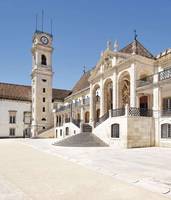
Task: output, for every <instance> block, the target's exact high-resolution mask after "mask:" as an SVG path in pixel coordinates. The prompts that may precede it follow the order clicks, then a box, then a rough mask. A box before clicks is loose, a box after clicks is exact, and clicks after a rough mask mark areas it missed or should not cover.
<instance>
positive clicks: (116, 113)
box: [111, 108, 125, 117]
mask: <svg viewBox="0 0 171 200" xmlns="http://www.w3.org/2000/svg"><path fill="white" fill-rule="evenodd" d="M124 115H125V108H118V109H113V110H111V117H119V116H124Z"/></svg>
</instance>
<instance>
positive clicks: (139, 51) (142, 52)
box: [120, 40, 154, 59]
mask: <svg viewBox="0 0 171 200" xmlns="http://www.w3.org/2000/svg"><path fill="white" fill-rule="evenodd" d="M132 45H133V42H132V43H130V44H128V45H127V46H126V47H124V48H123V49H121V50H120V52H123V53H129V54H132ZM136 48H137V51H136V54H138V55H141V56H143V57H147V58H152V59H154V56H153V54H152V53H150V52H149V51H148V50H147V49H146V48H145V47H144V46H143V45H142V44H141V43H140V42H139V41H138V40H136Z"/></svg>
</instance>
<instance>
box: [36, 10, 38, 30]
mask: <svg viewBox="0 0 171 200" xmlns="http://www.w3.org/2000/svg"><path fill="white" fill-rule="evenodd" d="M37 20H38V14H36V32H37Z"/></svg>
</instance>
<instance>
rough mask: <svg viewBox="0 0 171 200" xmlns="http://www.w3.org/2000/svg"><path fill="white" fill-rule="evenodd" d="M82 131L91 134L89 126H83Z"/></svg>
mask: <svg viewBox="0 0 171 200" xmlns="http://www.w3.org/2000/svg"><path fill="white" fill-rule="evenodd" d="M82 131H83V132H86V133H92V127H91V126H90V125H89V124H83V125H82Z"/></svg>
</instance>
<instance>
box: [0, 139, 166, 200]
mask: <svg viewBox="0 0 171 200" xmlns="http://www.w3.org/2000/svg"><path fill="white" fill-rule="evenodd" d="M52 141H53V140H21V139H18V140H0V186H2V187H0V194H4V196H2V195H1V197H2V199H3V198H4V199H5V200H9V199H10V200H13V199H14V200H18V199H19V200H20V199H24V200H25V199H26V200H28V199H32V200H44V199H46V200H58V199H59V200H97V199H98V200H115V199H116V200H132V199H138V200H142V199H143V200H144V199H145V200H164V199H169V196H166V195H164V194H163V195H161V194H159V193H156V192H151V191H148V190H146V189H144V188H142V187H137V186H136V184H132V183H126V182H123V181H121V180H118V179H116V178H115V176H116V174H115V173H113V172H110V171H109V170H106V169H105V168H104V172H105V173H103V168H102V167H99V166H98V165H95V164H94V161H93V157H92V155H91V151H92V149H77V150H74V149H69V148H65V150H64V149H58V150H57V149H56V148H55V147H54V146H52V145H51V143H52ZM98 149H99V147H98ZM101 150H102V149H101ZM103 150H104V149H103ZM93 151H96V150H95V149H93ZM71 152H73V155H72V153H71ZM97 153H98V152H97V151H96V153H93V155H96V157H97ZM59 155H60V157H59ZM74 155H75V156H74ZM85 155H86V157H85ZM89 155H91V156H90V158H89ZM87 156H88V157H87ZM63 157H65V159H66V160H64V159H63ZM71 159H74V162H73V161H72V162H71V161H70V160H71ZM97 160H98V162H100V157H99V158H98V159H97ZM105 160H107V161H108V159H107V157H105ZM82 161H85V163H83V162H82ZM87 162H88V163H89V164H90V163H91V166H93V167H94V169H93V170H92V169H91V170H90V169H87V166H86V163H87ZM96 162H97V161H96ZM107 163H108V162H107ZM100 170H102V172H100ZM105 170H106V171H105ZM107 172H108V173H109V174H107ZM112 174H113V176H114V177H112ZM127 174H128V173H127ZM109 175H110V176H109ZM4 191H10V192H11V196H10V195H8V194H7V193H9V194H10V192H4ZM165 192H167V191H165ZM15 195H18V196H15ZM0 200H1V198H0Z"/></svg>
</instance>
